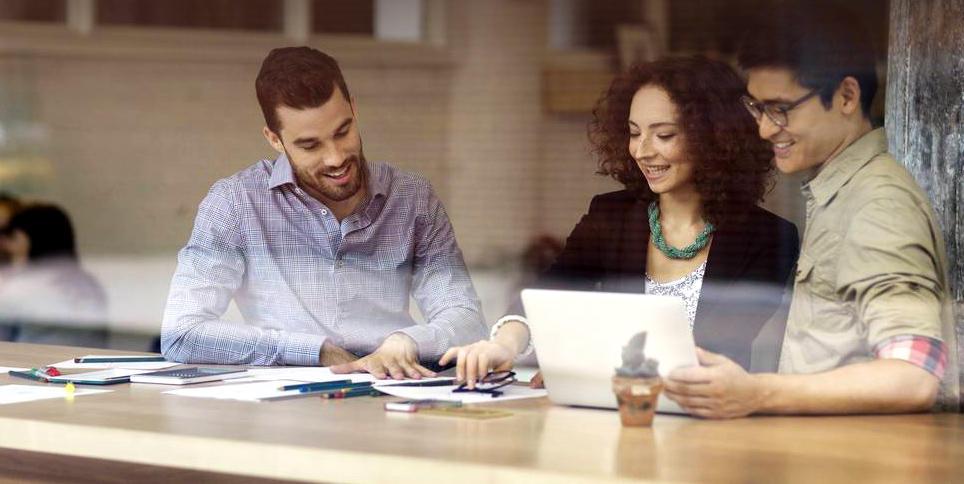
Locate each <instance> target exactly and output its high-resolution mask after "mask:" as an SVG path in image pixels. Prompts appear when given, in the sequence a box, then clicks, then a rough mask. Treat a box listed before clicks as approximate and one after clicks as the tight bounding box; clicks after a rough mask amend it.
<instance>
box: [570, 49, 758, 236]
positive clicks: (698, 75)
mask: <svg viewBox="0 0 964 484" xmlns="http://www.w3.org/2000/svg"><path fill="white" fill-rule="evenodd" d="M644 86H656V87H659V88H660V89H663V90H664V91H666V93H667V94H668V95H669V98H670V99H671V100H672V101H673V103H674V104H675V105H676V108H677V110H678V112H679V120H678V125H679V126H680V130H681V131H682V133H683V139H684V140H685V147H684V149H683V155H684V156H685V157H686V158H687V159H689V160H692V161H693V163H695V174H694V177H695V184H696V191H697V192H698V193H699V194H700V197H701V198H702V203H703V218H704V219H706V220H707V221H709V222H713V223H714V224H719V223H721V222H725V221H727V220H733V219H740V218H742V216H743V215H745V214H746V213H747V211H748V210H749V209H750V208H751V207H752V206H753V205H754V204H755V203H757V202H759V201H761V200H762V199H763V195H765V194H766V192H767V190H768V188H769V184H770V179H771V175H772V173H773V164H772V163H771V161H770V160H771V159H772V158H773V151H772V149H771V146H770V143H769V142H767V141H764V140H762V139H760V137H759V135H758V134H757V131H758V128H757V123H756V121H755V120H754V119H753V117H752V116H750V113H748V112H747V111H746V108H744V107H743V104H742V102H741V101H740V96H741V95H743V94H744V93H746V87H745V86H744V85H743V80H742V79H741V78H740V76H739V75H738V74H737V73H736V71H734V70H733V68H732V67H730V66H729V65H727V64H725V63H723V62H720V61H716V60H711V59H708V58H706V57H703V56H692V57H666V58H663V59H659V60H656V61H653V62H643V63H639V64H635V65H633V66H632V67H630V68H629V69H628V70H627V71H625V72H623V73H621V74H620V75H618V76H617V77H616V79H615V80H613V83H612V85H611V86H610V87H609V90H607V91H606V92H605V93H603V95H602V97H601V98H600V99H599V102H598V103H597V105H596V108H595V109H594V110H593V120H592V122H590V124H589V141H590V144H591V145H592V148H593V154H595V155H596V156H597V158H598V167H599V170H598V173H599V174H600V175H609V176H611V177H613V178H614V179H615V180H616V181H618V182H620V183H622V184H623V185H625V186H626V188H627V189H629V190H630V191H632V192H635V193H636V195H637V196H638V197H640V198H641V199H643V200H645V201H649V200H654V199H656V195H655V194H654V193H653V192H652V191H651V190H650V189H649V185H648V184H647V183H646V178H645V177H644V176H643V173H642V172H641V171H640V169H639V166H638V165H637V164H636V160H635V159H633V157H632V155H631V154H630V152H629V110H630V109H629V108H630V104H632V100H633V96H635V95H636V92H637V91H639V89H641V88H642V87H644Z"/></svg>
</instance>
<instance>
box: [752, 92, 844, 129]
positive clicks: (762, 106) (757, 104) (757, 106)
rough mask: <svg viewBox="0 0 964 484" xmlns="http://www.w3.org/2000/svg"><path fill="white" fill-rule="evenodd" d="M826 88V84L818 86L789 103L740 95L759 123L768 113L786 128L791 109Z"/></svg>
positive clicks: (775, 121)
mask: <svg viewBox="0 0 964 484" xmlns="http://www.w3.org/2000/svg"><path fill="white" fill-rule="evenodd" d="M825 88H826V86H821V87H818V88H816V89H814V90H812V91H810V92H808V93H806V94H804V95H803V97H801V98H800V99H797V100H796V101H793V102H791V103H789V104H787V103H782V102H781V103H772V102H763V101H758V100H757V99H754V98H753V97H750V96H748V95H745V94H744V95H743V96H740V100H741V101H743V106H744V107H745V108H746V110H747V111H749V112H750V116H753V117H754V118H755V119H756V122H757V123H759V122H761V121H762V120H763V115H764V114H766V117H767V118H770V121H772V122H773V124H775V125H777V126H779V127H781V128H786V127H787V126H788V125H789V124H790V111H792V110H793V109H795V108H796V107H797V106H800V105H801V104H803V103H805V102H807V101H808V100H809V99H810V98H812V97H814V96H816V95H817V94H820V93H821V92H823V90H824V89H825Z"/></svg>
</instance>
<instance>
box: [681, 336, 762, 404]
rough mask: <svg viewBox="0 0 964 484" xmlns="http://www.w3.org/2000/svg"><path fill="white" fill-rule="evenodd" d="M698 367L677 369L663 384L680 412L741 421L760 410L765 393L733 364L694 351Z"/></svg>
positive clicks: (712, 355) (700, 351) (720, 358)
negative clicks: (698, 362)
mask: <svg viewBox="0 0 964 484" xmlns="http://www.w3.org/2000/svg"><path fill="white" fill-rule="evenodd" d="M696 356H697V358H699V361H700V365H701V366H688V367H685V368H677V369H675V370H673V371H671V372H670V374H669V377H668V378H667V379H666V381H665V383H664V389H665V392H666V396H667V397H668V398H669V399H670V400H673V401H674V402H676V403H678V404H679V405H680V407H682V408H683V410H686V411H687V412H689V413H691V414H693V415H696V416H698V417H705V418H734V417H744V416H746V415H749V414H751V413H753V412H755V411H757V410H758V409H759V407H760V402H761V401H762V398H763V395H764V390H763V388H762V385H761V384H760V383H759V381H758V380H757V378H755V377H754V376H753V375H751V374H749V373H747V372H746V371H745V370H743V367H741V366H740V365H738V364H736V363H735V362H734V361H733V360H731V359H729V358H727V357H725V356H723V355H719V354H716V353H711V352H709V351H706V350H704V349H702V348H697V349H696Z"/></svg>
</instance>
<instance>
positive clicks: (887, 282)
mask: <svg viewBox="0 0 964 484" xmlns="http://www.w3.org/2000/svg"><path fill="white" fill-rule="evenodd" d="M845 234H846V235H845V240H844V241H843V250H842V252H841V253H840V256H839V260H838V271H837V281H836V286H835V288H836V290H837V292H838V295H840V296H841V297H842V298H843V300H844V301H848V302H851V303H852V304H853V307H854V308H855V310H856V311H857V312H858V318H859V321H861V324H863V325H864V326H865V328H864V330H865V331H866V335H867V343H868V345H869V347H870V348H876V349H878V351H877V352H876V353H877V357H882V356H881V355H885V356H886V357H889V358H900V355H911V354H912V353H909V352H903V351H879V349H880V348H884V347H886V346H887V345H888V342H893V341H902V340H908V339H907V338H908V337H912V336H913V337H922V338H925V339H927V340H929V341H934V342H935V344H937V347H940V346H941V345H943V343H944V342H943V338H942V333H941V324H942V319H941V310H942V300H941V297H942V296H941V295H942V294H943V292H944V291H945V289H946V288H944V287H943V286H942V281H943V280H944V278H943V277H941V274H940V271H941V266H940V264H939V263H938V260H939V259H938V255H937V250H939V247H940V244H939V243H938V241H937V238H938V237H941V234H940V233H935V232H934V230H933V229H932V225H931V224H930V223H929V220H928V217H927V213H926V212H925V211H924V209H923V208H921V207H918V206H917V205H916V204H915V203H914V200H913V199H911V198H910V197H909V196H904V195H903V194H902V193H900V192H896V191H895V192H894V193H888V197H887V198H875V199H873V200H871V201H869V202H867V203H865V204H864V205H863V206H860V207H857V208H856V213H855V214H854V216H853V218H852V219H851V225H850V227H848V228H847V230H846V232H845ZM903 359H907V360H908V361H911V362H912V363H913V362H915V361H922V360H921V359H920V358H916V359H915V358H910V356H908V357H907V358H903ZM912 360H913V361H912ZM931 371H933V368H931Z"/></svg>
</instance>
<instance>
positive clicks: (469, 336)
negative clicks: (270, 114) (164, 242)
mask: <svg viewBox="0 0 964 484" xmlns="http://www.w3.org/2000/svg"><path fill="white" fill-rule="evenodd" d="M368 171H369V177H368V185H367V187H368V195H369V196H368V199H367V201H365V202H362V204H361V205H360V208H359V210H357V211H356V212H355V213H353V214H352V215H349V216H348V217H346V218H345V219H344V220H342V221H341V222H340V223H339V221H338V220H337V219H336V218H335V217H334V215H333V214H332V213H331V211H330V210H328V208H327V207H325V206H324V205H323V204H322V203H320V202H318V201H317V200H315V199H314V198H312V197H311V196H309V195H308V194H307V193H305V192H304V191H303V190H301V189H300V188H298V186H297V183H296V182H295V178H294V174H293V172H292V169H291V165H290V164H289V162H288V159H287V158H286V157H285V156H284V155H282V156H280V157H279V158H278V159H276V160H274V161H270V160H263V161H261V162H259V163H257V164H255V165H254V166H252V167H250V168H248V169H247V170H244V171H242V172H240V173H237V174H235V175H234V176H231V177H230V178H227V179H224V180H220V181H218V182H217V183H216V184H215V185H214V186H213V187H212V188H211V191H210V192H209V193H208V195H207V197H205V199H204V201H202V202H201V206H200V208H199V209H198V215H197V219H196V221H195V224H194V230H193V232H192V234H191V238H190V240H189V241H188V244H187V246H186V247H184V249H183V250H181V252H180V254H179V255H178V267H177V271H176V272H175V274H174V278H173V280H172V282H171V292H170V295H169V297H168V301H167V307H166V309H165V311H164V321H163V323H162V327H161V349H162V351H163V353H164V355H165V356H166V357H167V358H168V359H171V360H174V361H179V362H185V363H220V364H239V363H249V364H265V365H317V364H318V358H319V352H320V349H321V346H322V344H323V343H324V342H325V340H326V339H328V338H330V339H331V341H332V343H334V344H335V345H337V346H339V347H341V348H344V349H346V350H347V351H349V352H352V353H354V354H356V355H359V356H362V355H366V354H369V353H371V352H373V351H374V350H375V349H377V348H378V347H379V346H380V345H381V343H382V341H383V340H384V339H385V338H386V337H387V336H389V335H390V334H392V333H395V332H401V333H404V334H406V335H408V336H409V337H411V338H412V339H413V340H414V341H415V342H416V343H417V344H418V353H419V358H420V360H422V361H423V362H434V361H437V359H438V358H439V357H440V356H441V355H442V353H444V351H445V350H446V349H447V348H448V347H450V346H453V345H464V344H468V343H471V342H474V341H477V340H479V339H483V338H485V337H486V326H485V323H484V319H483V316H482V310H481V303H480V301H479V298H478V296H477V295H476V293H475V289H474V288H473V286H472V281H471V279H470V278H469V274H468V270H467V269H466V266H465V262H464V260H463V258H462V253H461V251H460V250H459V248H458V245H457V244H456V241H455V234H454V232H453V230H452V225H451V223H450V222H449V218H448V215H447V214H446V212H445V209H444V207H443V206H442V204H441V202H440V201H439V199H438V197H437V196H436V195H435V193H434V191H433V190H432V187H431V185H430V184H429V183H428V182H427V181H426V180H424V179H422V178H421V177H419V176H417V175H413V174H409V173H405V172H402V171H400V170H397V169H396V168H394V167H392V166H391V165H388V164H376V163H369V164H368ZM410 295H411V296H412V297H414V299H415V300H416V302H417V304H418V306H419V308H420V310H421V312H422V314H423V315H424V317H425V320H426V321H427V323H426V324H417V323H416V322H415V321H414V320H413V319H412V318H411V316H410V313H409V300H410V299H409V298H410ZM232 298H234V299H235V301H236V302H237V305H238V308H239V309H240V310H241V313H242V315H243V316H244V319H245V323H235V322H229V321H226V320H224V319H222V316H223V315H224V313H225V311H226V310H227V307H228V304H229V303H230V301H231V299H232Z"/></svg>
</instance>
